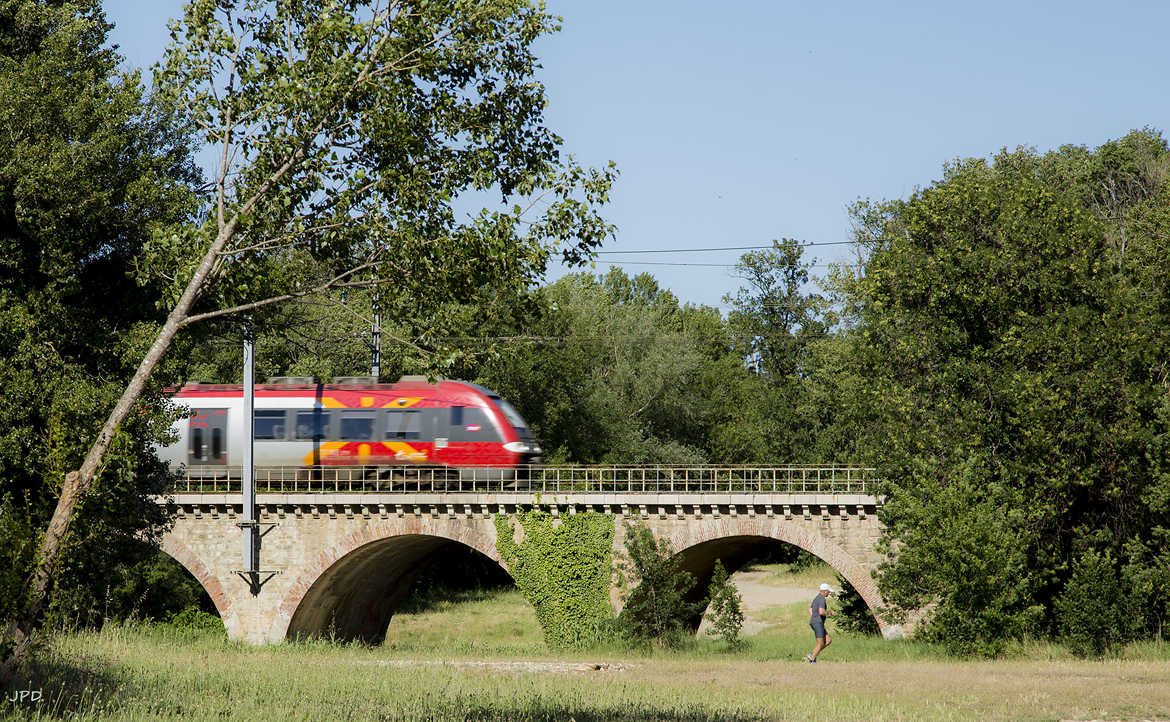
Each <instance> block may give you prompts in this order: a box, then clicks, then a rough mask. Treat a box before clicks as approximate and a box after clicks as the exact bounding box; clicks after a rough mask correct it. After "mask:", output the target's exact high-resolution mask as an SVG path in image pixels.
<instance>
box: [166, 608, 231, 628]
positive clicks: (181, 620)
mask: <svg viewBox="0 0 1170 722" xmlns="http://www.w3.org/2000/svg"><path fill="white" fill-rule="evenodd" d="M167 624H168V625H170V626H171V627H174V628H175V629H177V630H181V631H183V632H188V633H193V634H205V633H208V632H215V633H217V634H223V633H224V631H223V621H222V620H221V619H220V618H219V617H217V616H215V615H214V614H208V613H207V612H205V611H203V610H202V609H199V608H198V607H186V608H184V609H183V611H181V612H176V613H175V614H174V615H173V616H172V617H171V618H170V620H169V621H168V622H167Z"/></svg>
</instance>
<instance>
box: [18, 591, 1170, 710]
mask: <svg viewBox="0 0 1170 722" xmlns="http://www.w3.org/2000/svg"><path fill="white" fill-rule="evenodd" d="M811 573H812V574H816V572H811ZM802 583H803V582H799V581H798V582H795V583H794V584H793V586H796V585H799V584H802ZM807 613H808V605H807V603H806V602H799V603H794V604H779V605H774V606H772V607H768V608H765V609H762V610H759V611H758V612H756V615H757V617H758V618H759V619H761V620H762V621H765V622H767V623H768V626H767V627H765V628H764V629H763V630H762V631H761V632H759V633H758V634H755V635H753V636H751V637H749V638H748V640H747V641H748V644H747V645H746V647H745V648H743V649H742V650H738V651H734V652H732V651H729V650H726V649H725V648H724V646H723V645H722V643H721V642H718V641H715V640H710V639H696V640H695V641H694V643H693V644H690V645H688V646H685V647H684V648H682V649H672V650H663V649H653V648H637V649H631V648H625V647H622V646H620V645H617V644H614V645H611V646H608V647H601V648H595V649H591V650H588V651H576V652H564V651H557V650H550V649H548V648H547V647H546V646H545V645H544V643H543V641H542V639H541V635H540V630H539V628H538V625H537V623H536V617H535V615H534V613H533V612H532V609H531V607H530V606H529V604H528V602H527V601H526V600H524V598H523V597H522V596H521V595H520V594H519V592H517V591H515V590H514V589H513V590H507V589H505V590H497V591H491V592H484V591H476V590H471V591H464V592H460V593H456V594H453V595H451V596H450V598H448V599H446V600H438V601H432V602H430V603H428V604H427V605H422V606H421V607H416V608H415V610H414V611H413V612H411V613H401V614H397V615H395V617H394V618H393V620H392V621H391V623H390V626H389V629H388V633H387V638H386V643H385V644H384V645H382V646H379V647H371V646H366V645H362V644H339V643H335V642H330V641H328V640H315V641H308V642H300V643H296V644H291V643H290V644H283V645H277V646H271V647H249V646H246V645H241V644H237V643H234V642H231V641H228V640H227V639H226V638H225V637H224V636H223V635H222V634H214V633H208V632H207V631H201V630H199V629H192V628H186V629H184V628H177V627H172V626H167V625H147V624H123V625H115V624H111V625H108V626H107V627H105V628H104V629H102V630H101V631H97V632H79V633H74V634H68V635H62V636H59V637H56V638H54V639H52V640H51V643H50V644H49V645H48V646H47V648H46V649H45V650H44V651H43V653H42V654H41V655H40V656H39V657H38V660H37V666H36V668H35V669H33V670H32V672H31V675H30V676H29V677H27V678H25V679H21V680H18V682H17V684H16V685H15V686H14V687H13V688H11V689H16V688H25V689H28V688H35V689H39V690H41V691H42V693H43V695H44V697H43V699H42V700H41V701H40V702H38V703H37V704H35V705H34V704H28V703H25V704H17V703H12V702H7V701H3V702H0V717H11V718H28V719H60V718H69V719H83V720H88V719H119V720H123V719H124V720H148V719H149V720H153V719H224V718H228V719H272V718H275V719H297V720H300V719H355V720H358V719H363V720H364V719H371V720H374V719H376V720H443V721H445V720H568V719H573V720H576V721H577V722H583V721H585V720H618V721H619V722H620V721H623V720H714V721H724V720H727V721H739V720H756V719H776V720H784V719H800V720H810V719H811V720H819V719H843V720H862V719H865V720H870V719H873V720H883V719H890V720H895V719H896V720H916V719H956V720H967V719H1005V720H1006V719H1055V718H1081V719H1091V718H1098V719H1117V718H1145V719H1156V718H1166V717H1170V664H1168V663H1167V662H1168V660H1170V654H1168V650H1167V648H1166V647H1165V646H1157V645H1153V644H1150V645H1133V646H1131V647H1129V648H1127V649H1126V650H1124V652H1123V655H1122V656H1121V657H1119V658H1113V659H1110V660H1106V661H1101V662H1086V661H1082V660H1074V659H1072V658H1071V656H1070V655H1069V654H1068V652H1067V651H1066V650H1064V649H1063V648H1062V647H1060V646H1059V645H1052V644H1048V643H1043V642H1028V643H1024V644H1020V645H1017V647H1016V648H1013V650H1012V655H1011V657H1010V658H1008V659H1006V660H997V661H964V660H955V659H953V658H949V657H947V656H946V654H945V653H944V652H943V650H941V649H940V648H936V647H933V646H931V645H928V644H925V643H920V642H916V641H913V640H901V641H896V642H886V641H884V640H881V639H877V638H873V637H866V636H858V635H852V634H848V633H844V632H840V633H834V638H835V641H834V643H833V645H832V646H831V647H830V648H829V649H828V651H826V652H825V653H824V655H823V656H822V657H821V659H822V662H821V663H819V664H817V665H809V664H806V663H803V662H802V660H803V657H804V654H805V653H806V652H807V651H808V649H809V648H810V647H811V643H812V635H811V632H809V630H808V626H807ZM831 625H832V622H830V631H831V632H832V631H833V630H832V626H831ZM492 660H506V661H507V662H508V663H507V664H502V663H500V662H495V663H493V662H492ZM582 662H596V663H602V662H603V663H606V664H608V665H609V666H608V667H605V668H603V669H594V668H593V667H592V666H590V667H587V668H585V669H582V670H578V669H577V665H578V664H579V663H582ZM11 689H10V690H8V691H9V692H11ZM8 696H11V695H10V694H9V695H8Z"/></svg>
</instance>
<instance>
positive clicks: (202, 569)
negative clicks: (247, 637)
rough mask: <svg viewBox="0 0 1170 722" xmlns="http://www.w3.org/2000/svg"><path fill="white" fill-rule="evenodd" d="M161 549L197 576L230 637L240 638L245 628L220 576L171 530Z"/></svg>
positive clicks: (160, 542) (161, 543) (161, 544)
mask: <svg viewBox="0 0 1170 722" xmlns="http://www.w3.org/2000/svg"><path fill="white" fill-rule="evenodd" d="M159 549H161V550H162V551H163V552H164V553H166V554H167V555H168V556H170V557H171V558H172V559H174V560H175V561H177V562H178V563H179V564H182V565H183V568H184V569H186V570H187V571H188V572H189V573H190V574H191V576H193V577H195V579H196V580H197V581H198V582H199V584H200V585H201V586H202V587H203V590H204V591H206V592H207V595H208V596H209V597H211V602H212V604H214V605H215V610H216V611H217V612H219V618H220V620H221V621H223V626H224V629H225V630H227V635H228V638H230V639H236V638H238V637H239V635H240V633H241V632H242V631H243V630H241V629H240V628H239V619H238V617H237V616H236V611H235V609H233V608H232V601H231V598H230V597H228V595H227V593H226V592H225V591H224V588H223V582H221V581H220V579H219V577H218V576H216V575H215V573H213V572H212V571H211V570H210V569H208V568H207V565H206V564H204V563H203V560H201V559H200V558H199V557H197V556H196V555H195V553H194V552H192V551H191V550H190V549H189V548H188V547H187V545H186V544H184V543H183V542H181V541H179V539H178V537H176V536H175V535H174V534H172V533H170V532H167V533H166V534H163V537H162V539H161V540H160V541H159Z"/></svg>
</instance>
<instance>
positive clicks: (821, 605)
mask: <svg viewBox="0 0 1170 722" xmlns="http://www.w3.org/2000/svg"><path fill="white" fill-rule="evenodd" d="M809 606H811V607H812V618H811V619H809V620H808V622H809V624H823V623H824V619H825V618H824V617H823V616H821V611H820V610H822V609H824V610H825V611H828V607H826V606H825V595H823V594H821V593H820V592H817V595H816V596H815V597H813V600H812V604H811V605H809Z"/></svg>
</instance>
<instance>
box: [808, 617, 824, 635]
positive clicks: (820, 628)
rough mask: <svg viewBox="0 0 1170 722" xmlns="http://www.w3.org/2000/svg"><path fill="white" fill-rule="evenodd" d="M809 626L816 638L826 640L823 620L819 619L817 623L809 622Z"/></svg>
mask: <svg viewBox="0 0 1170 722" xmlns="http://www.w3.org/2000/svg"><path fill="white" fill-rule="evenodd" d="M808 626H810V627H812V630H813V636H814V637H816V638H817V639H824V638H825V621H824V620H823V619H818V620H817V621H815V622H809V623H808Z"/></svg>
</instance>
